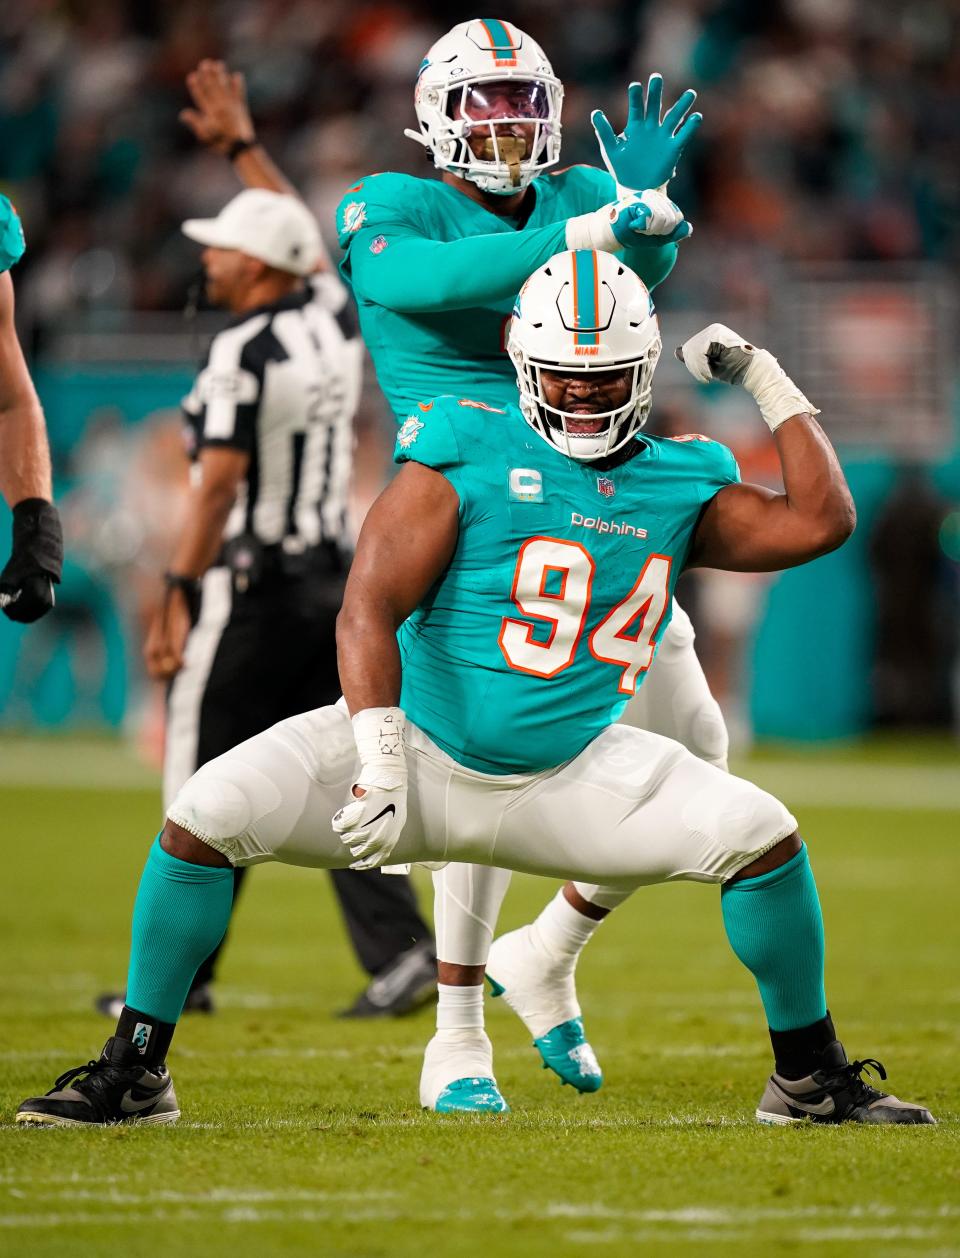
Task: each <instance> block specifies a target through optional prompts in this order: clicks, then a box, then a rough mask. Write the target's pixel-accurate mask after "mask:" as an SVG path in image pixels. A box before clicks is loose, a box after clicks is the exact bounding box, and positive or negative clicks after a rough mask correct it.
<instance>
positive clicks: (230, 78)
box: [180, 60, 255, 153]
mask: <svg viewBox="0 0 960 1258" xmlns="http://www.w3.org/2000/svg"><path fill="white" fill-rule="evenodd" d="M187 88H188V90H189V92H190V95H191V97H192V98H193V103H194V105H195V106H196V108H194V109H183V110H181V111H180V121H181V122H182V123H184V124H185V125H186V126H188V127H189V128H190V130H191V131H192V132H193V134H194V135H195V136H196V137H197V139H198V140H199V141H200V143H201V144H205V145H206V146H207V148H210V149H213V150H214V152H216V153H227V152H228V151H229V149H230V146H231V145H232V144H235V143H236V142H237V141H238V140H242V141H244V142H248V143H253V140H254V138H255V132H254V129H253V120H252V119H251V117H250V110H249V109H248V107H247V88H246V84H245V82H244V78H243V75H242V74H240V73H233V72H231V71H230V70H228V69H227V67H226V66H225V65H224V63H223V62H222V61H211V60H206V61H201V62H200V64H199V65H198V66H197V68H196V70H191V72H190V73H189V74H188V75H187Z"/></svg>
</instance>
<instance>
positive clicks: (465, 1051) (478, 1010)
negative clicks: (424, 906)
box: [420, 865, 511, 1114]
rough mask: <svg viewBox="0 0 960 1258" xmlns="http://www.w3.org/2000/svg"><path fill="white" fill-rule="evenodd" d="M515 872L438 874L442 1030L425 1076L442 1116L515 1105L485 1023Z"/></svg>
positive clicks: (425, 1092) (425, 1097)
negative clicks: (486, 982) (491, 957)
mask: <svg viewBox="0 0 960 1258" xmlns="http://www.w3.org/2000/svg"><path fill="white" fill-rule="evenodd" d="M510 877H511V875H510V872H509V871H508V870H505V869H493V868H489V867H486V866H482V865H447V866H446V868H444V869H441V870H438V871H437V872H436V873H435V874H434V876H433V883H434V921H435V928H436V935H437V958H438V959H437V977H438V980H439V981H438V983H437V1031H436V1034H435V1035H434V1037H433V1039H432V1040H431V1041H430V1043H429V1044H428V1045H427V1049H426V1052H425V1054H424V1059H423V1070H422V1072H421V1075H420V1104H421V1105H422V1106H423V1107H424V1109H431V1110H434V1111H436V1112H437V1113H440V1114H444V1113H454V1112H470V1113H488V1114H489V1113H494V1114H502V1113H506V1112H507V1111H508V1110H509V1108H510V1107H509V1106H508V1105H507V1103H506V1101H505V1100H504V1099H503V1096H502V1095H501V1093H500V1089H499V1088H498V1086H497V1081H496V1077H495V1076H494V1073H493V1047H492V1045H491V1043H490V1040H489V1038H488V1036H487V1033H486V1031H485V1030H484V1026H483V971H484V963H485V961H486V958H487V952H488V950H489V948H490V941H491V939H492V938H493V932H494V930H495V929H496V923H497V916H498V914H499V912H500V905H501V904H502V903H503V897H504V895H505V894H506V891H507V887H508V886H509V885H510Z"/></svg>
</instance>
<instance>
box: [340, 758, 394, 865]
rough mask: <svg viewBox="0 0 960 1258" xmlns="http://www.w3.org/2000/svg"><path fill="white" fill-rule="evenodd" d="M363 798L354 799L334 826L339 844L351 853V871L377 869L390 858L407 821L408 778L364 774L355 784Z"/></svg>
mask: <svg viewBox="0 0 960 1258" xmlns="http://www.w3.org/2000/svg"><path fill="white" fill-rule="evenodd" d="M354 785H355V786H358V787H360V788H361V789H362V790H363V791H364V794H363V796H362V797H361V798H360V799H357V798H356V797H355V796H354V795H353V790H352V788H351V792H350V799H349V800H348V801H347V803H345V804H344V805H343V807H342V808H341V809H340V811H339V812H336V813H334V815H333V821H332V823H331V824H332V825H333V828H334V831H335V832H336V833H337V834H339V835H340V842H341V843H343V844H344V845H345V846H346V847H348V848H349V849H350V854H351V856H353V858H354V859H353V860H352V861H351V862H350V868H351V869H376V868H377V867H378V866H379V865H383V864H384V863H385V862H386V861H388V860H389V858H390V853H391V852H392V851H393V849H394V848H395V847H396V846H397V841H398V840H399V838H400V835H401V834H402V833H403V827H404V825H405V824H406V820H407V777H406V774H405V773H404V774H399V773H390V772H386V771H382V770H381V771H373V772H367V773H361V776H360V779H359V780H358V781H357V782H356V783H354Z"/></svg>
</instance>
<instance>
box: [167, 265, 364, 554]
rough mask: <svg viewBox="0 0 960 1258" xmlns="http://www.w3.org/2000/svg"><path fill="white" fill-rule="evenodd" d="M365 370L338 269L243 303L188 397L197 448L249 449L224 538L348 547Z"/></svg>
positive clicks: (188, 415) (187, 411)
mask: <svg viewBox="0 0 960 1258" xmlns="http://www.w3.org/2000/svg"><path fill="white" fill-rule="evenodd" d="M362 369H363V368H362V345H361V342H360V337H359V329H358V325H357V321H356V316H355V314H354V310H353V306H352V303H351V299H350V297H349V296H348V294H347V292H346V289H345V288H344V287H343V285H342V284H341V283H340V281H339V280H338V279H337V278H336V277H335V276H333V275H329V274H320V275H316V276H313V277H311V279H310V280H309V281H308V283H307V285H306V286H305V287H304V288H303V289H302V290H301V291H299V292H295V293H291V294H289V295H288V296H286V297H284V298H282V299H281V300H280V301H277V302H274V303H272V304H271V305H268V306H259V307H257V308H256V309H253V310H247V311H244V313H243V314H242V315H239V316H238V317H237V318H236V319H234V320H233V321H232V322H231V323H230V324H229V325H228V326H227V327H226V328H225V329H224V330H223V331H222V332H220V333H218V335H217V336H215V337H214V338H213V341H212V343H211V345H210V352H209V355H208V357H207V361H206V364H205V365H204V367H203V369H202V370H201V372H200V374H199V375H198V376H197V378H196V380H195V381H194V385H193V388H192V389H191V391H190V393H189V395H188V396H187V397H186V398H184V400H183V404H182V405H183V410H184V414H185V416H186V419H187V424H188V426H189V430H190V437H191V441H190V444H191V447H192V448H191V456H192V457H193V458H194V459H196V458H197V456H198V455H199V453H200V451H201V450H202V449H203V448H204V447H207V446H227V447H230V448H232V449H236V450H242V451H244V452H245V453H246V454H248V455H249V456H250V463H249V466H248V468H247V475H246V478H245V480H244V481H243V483H242V484H241V487H240V490H239V493H238V495H237V501H236V502H235V504H234V506H233V510H232V511H231V513H230V517H229V519H228V520H227V525H226V528H225V529H224V533H223V540H224V541H225V542H226V541H229V540H230V538H232V537H236V536H238V535H239V534H241V533H252V534H254V535H255V536H256V537H257V538H258V539H259V540H260V541H261V542H262V543H263V544H264V545H275V544H277V543H283V544H284V546H285V547H286V548H288V549H301V548H303V547H305V546H317V545H320V544H322V543H331V542H332V543H335V544H337V545H340V546H342V547H344V548H346V547H347V546H348V538H347V496H348V493H349V487H350V474H351V465H352V458H353V415H354V411H355V410H356V407H357V402H358V399H359V396H360V382H361V372H362ZM195 468H196V465H195ZM196 471H199V469H198V468H196Z"/></svg>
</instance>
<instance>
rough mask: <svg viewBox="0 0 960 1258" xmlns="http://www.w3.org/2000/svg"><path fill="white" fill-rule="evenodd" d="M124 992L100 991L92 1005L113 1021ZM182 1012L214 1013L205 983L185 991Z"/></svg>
mask: <svg viewBox="0 0 960 1258" xmlns="http://www.w3.org/2000/svg"><path fill="white" fill-rule="evenodd" d="M126 996H127V993H126V992H102V993H101V994H100V995H99V996H97V997H96V999H95V1000H94V1002H93V1007H94V1009H96V1011H97V1013H102V1014H105V1015H106V1016H107V1017H108V1018H111V1019H112V1020H113V1021H114V1022H116V1020H117V1019H118V1018H119V1017H120V1015H121V1013H123V1006H124V1004H125V1002H126ZM183 1012H184V1013H215V1012H216V1006H215V1005H214V1003H213V992H211V990H210V987H209V985H208V984H207V983H201V984H200V986H199V987H191V988H190V990H189V991H188V992H187V999H186V1000H185V1001H184V1004H183Z"/></svg>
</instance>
